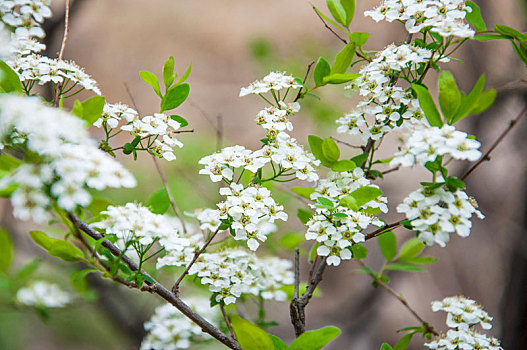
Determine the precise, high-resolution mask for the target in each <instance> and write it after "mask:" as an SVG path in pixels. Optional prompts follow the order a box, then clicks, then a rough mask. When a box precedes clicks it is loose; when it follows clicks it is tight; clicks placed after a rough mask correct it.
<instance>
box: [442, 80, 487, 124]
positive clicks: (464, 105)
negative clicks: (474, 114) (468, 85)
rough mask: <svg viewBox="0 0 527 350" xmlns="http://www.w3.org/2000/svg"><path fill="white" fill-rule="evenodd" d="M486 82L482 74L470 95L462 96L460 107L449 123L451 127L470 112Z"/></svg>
mask: <svg viewBox="0 0 527 350" xmlns="http://www.w3.org/2000/svg"><path fill="white" fill-rule="evenodd" d="M486 80H487V78H486V76H485V74H482V75H481V77H480V78H479V79H478V81H477V82H476V84H474V87H473V88H472V90H471V91H470V93H469V94H468V95H466V96H464V95H462V98H461V106H459V109H458V111H457V112H456V115H455V116H454V118H452V121H451V123H450V124H451V125H452V124H454V123H457V122H458V121H460V120H461V119H463V118H464V117H466V116H467V115H469V113H470V111H471V110H472V109H473V108H474V106H475V105H476V103H477V102H478V100H479V98H480V96H481V93H482V92H483V89H484V88H485V82H486Z"/></svg>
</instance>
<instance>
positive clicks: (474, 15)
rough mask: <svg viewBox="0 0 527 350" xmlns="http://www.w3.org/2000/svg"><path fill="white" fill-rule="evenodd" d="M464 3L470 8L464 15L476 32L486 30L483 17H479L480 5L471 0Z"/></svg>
mask: <svg viewBox="0 0 527 350" xmlns="http://www.w3.org/2000/svg"><path fill="white" fill-rule="evenodd" d="M465 5H467V6H468V7H470V8H471V9H472V11H470V12H469V11H467V15H466V16H465V18H466V19H467V21H468V23H470V24H472V25H473V26H474V28H475V29H476V31H478V32H482V31H485V30H487V25H486V24H485V21H484V20H483V17H481V9H480V7H479V6H478V5H476V4H475V3H474V2H472V1H467V2H465Z"/></svg>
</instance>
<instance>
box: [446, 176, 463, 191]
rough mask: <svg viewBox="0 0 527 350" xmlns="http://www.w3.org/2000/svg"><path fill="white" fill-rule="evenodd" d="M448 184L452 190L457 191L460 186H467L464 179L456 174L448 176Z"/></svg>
mask: <svg viewBox="0 0 527 350" xmlns="http://www.w3.org/2000/svg"><path fill="white" fill-rule="evenodd" d="M446 185H447V187H448V190H449V191H450V192H456V191H457V190H458V189H459V188H461V189H463V188H465V187H466V186H465V183H464V182H463V181H462V180H460V179H458V178H457V177H454V176H448V177H447V178H446Z"/></svg>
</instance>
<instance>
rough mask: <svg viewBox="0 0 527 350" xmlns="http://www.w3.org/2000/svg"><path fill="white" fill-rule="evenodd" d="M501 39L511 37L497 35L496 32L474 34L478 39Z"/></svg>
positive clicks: (475, 38)
mask: <svg viewBox="0 0 527 350" xmlns="http://www.w3.org/2000/svg"><path fill="white" fill-rule="evenodd" d="M499 39H509V37H508V36H507V35H496V34H481V35H476V36H474V40H477V41H491V40H499Z"/></svg>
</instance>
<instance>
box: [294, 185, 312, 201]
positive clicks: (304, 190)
mask: <svg viewBox="0 0 527 350" xmlns="http://www.w3.org/2000/svg"><path fill="white" fill-rule="evenodd" d="M291 192H293V193H296V194H298V195H300V196H302V197H304V198H307V199H311V193H313V192H315V189H314V188H309V187H291Z"/></svg>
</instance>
